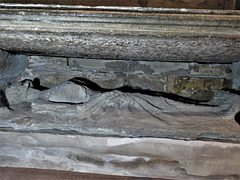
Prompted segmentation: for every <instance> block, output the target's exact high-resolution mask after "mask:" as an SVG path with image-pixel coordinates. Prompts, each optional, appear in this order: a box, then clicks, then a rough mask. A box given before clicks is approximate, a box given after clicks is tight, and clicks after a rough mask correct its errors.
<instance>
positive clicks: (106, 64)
mask: <svg viewBox="0 0 240 180" xmlns="http://www.w3.org/2000/svg"><path fill="white" fill-rule="evenodd" d="M68 64H69V69H70V70H78V71H92V72H108V73H109V72H113V73H116V72H117V73H118V72H120V73H126V72H127V70H128V62H127V61H121V60H102V59H81V58H69V59H68Z"/></svg>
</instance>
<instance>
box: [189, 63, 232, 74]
mask: <svg viewBox="0 0 240 180" xmlns="http://www.w3.org/2000/svg"><path fill="white" fill-rule="evenodd" d="M189 71H190V75H192V76H209V77H212V76H217V77H231V75H232V67H231V65H229V64H198V63H190V67H189Z"/></svg>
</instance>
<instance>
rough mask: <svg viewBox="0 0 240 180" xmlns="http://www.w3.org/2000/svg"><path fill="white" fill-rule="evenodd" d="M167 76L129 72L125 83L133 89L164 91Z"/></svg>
mask: <svg viewBox="0 0 240 180" xmlns="http://www.w3.org/2000/svg"><path fill="white" fill-rule="evenodd" d="M167 83H168V82H167V77H166V76H162V75H159V74H157V75H152V74H137V75H134V74H130V75H128V81H127V85H129V86H131V87H133V88H134V89H143V90H150V91H157V92H166V84H167Z"/></svg>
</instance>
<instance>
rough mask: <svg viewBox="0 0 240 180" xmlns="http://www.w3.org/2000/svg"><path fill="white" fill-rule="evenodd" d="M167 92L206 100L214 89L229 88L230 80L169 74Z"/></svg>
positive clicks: (210, 96)
mask: <svg viewBox="0 0 240 180" xmlns="http://www.w3.org/2000/svg"><path fill="white" fill-rule="evenodd" d="M167 81H168V83H167V85H166V86H167V92H169V93H173V94H177V95H180V96H183V97H188V98H191V99H196V100H201V101H208V100H209V99H211V98H212V97H213V96H214V94H215V92H216V90H219V89H224V88H226V89H228V88H231V86H232V83H231V80H228V79H223V78H211V77H177V76H169V77H168V80H167Z"/></svg>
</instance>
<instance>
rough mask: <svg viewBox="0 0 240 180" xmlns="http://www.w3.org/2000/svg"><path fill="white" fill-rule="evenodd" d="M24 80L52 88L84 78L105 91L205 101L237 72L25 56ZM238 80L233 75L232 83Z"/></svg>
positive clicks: (228, 68)
mask: <svg viewBox="0 0 240 180" xmlns="http://www.w3.org/2000/svg"><path fill="white" fill-rule="evenodd" d="M28 62H29V63H28V69H27V73H26V75H25V77H24V78H25V79H32V80H33V79H35V78H39V79H40V82H41V85H43V86H46V87H48V88H51V87H53V86H55V85H57V84H60V83H62V82H64V81H66V80H70V79H72V78H86V79H88V80H90V81H92V82H94V83H96V84H98V85H99V86H100V87H101V88H104V89H118V88H121V87H126V86H127V87H132V88H133V89H136V90H149V91H154V92H163V93H172V94H176V95H179V96H183V97H188V98H191V99H195V100H200V101H206V100H209V99H211V98H212V96H213V95H214V94H215V91H216V90H221V89H233V88H235V89H236V88H237V87H235V85H233V70H234V74H236V73H237V72H238V71H237V69H236V68H233V67H235V65H234V66H233V65H232V64H217V63H216V64H215V63H213V64H200V63H187V62H186V63H185V62H175V63H173V62H156V61H152V62H151V61H126V60H125V61H124V60H110V59H108V60H103V59H84V58H62V57H50V56H28ZM238 78H239V76H238V75H235V77H234V79H235V80H234V82H236V81H237V79H238Z"/></svg>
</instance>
